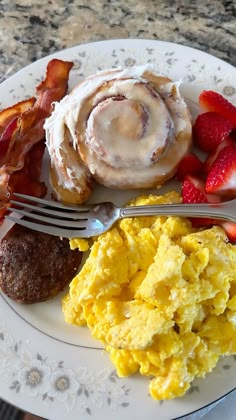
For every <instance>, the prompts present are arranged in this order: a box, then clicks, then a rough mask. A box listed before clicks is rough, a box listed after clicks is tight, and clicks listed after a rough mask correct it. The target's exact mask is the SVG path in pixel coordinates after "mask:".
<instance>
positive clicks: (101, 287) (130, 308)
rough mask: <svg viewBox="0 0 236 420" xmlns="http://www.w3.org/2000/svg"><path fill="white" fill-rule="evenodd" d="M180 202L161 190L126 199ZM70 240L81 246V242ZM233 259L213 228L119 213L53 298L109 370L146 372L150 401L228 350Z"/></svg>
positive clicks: (234, 339) (232, 332) (235, 282)
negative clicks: (103, 355)
mask: <svg viewBox="0 0 236 420" xmlns="http://www.w3.org/2000/svg"><path fill="white" fill-rule="evenodd" d="M180 201H181V197H180V196H179V194H178V193H176V192H169V193H167V194H165V195H164V196H155V195H150V196H141V197H139V198H137V199H136V200H135V201H133V202H132V203H131V204H137V205H143V204H161V203H169V204H170V203H173V202H180ZM71 246H72V247H73V248H76V247H80V246H82V247H83V249H84V241H82V243H81V240H79V239H74V240H71ZM235 267H236V248H235V247H234V246H233V245H232V244H230V243H228V239H227V236H226V235H225V233H224V231H223V229H221V228H220V227H218V226H214V227H212V228H210V229H196V228H194V227H193V226H192V224H191V222H190V221H189V220H188V219H184V218H178V217H169V218H167V217H154V216H152V217H139V218H134V219H129V218H128V219H123V220H121V221H120V222H118V223H117V224H116V225H115V226H114V227H113V228H112V229H111V230H110V231H109V232H107V233H105V234H103V235H100V236H99V237H97V238H95V239H94V242H93V244H92V247H91V251H90V254H89V257H88V258H87V260H86V262H85V264H84V266H83V267H82V269H81V271H80V272H79V273H78V274H77V275H76V276H75V278H74V279H73V281H72V282H71V284H70V289H69V293H68V294H67V295H66V296H65V298H64V299H63V303H62V309H63V313H64V316H65V320H66V321H67V322H69V323H72V324H75V325H83V324H86V325H87V326H88V327H89V328H90V330H91V333H92V335H93V336H94V337H95V338H96V339H99V340H100V341H101V342H102V343H103V344H104V347H105V348H106V350H107V351H108V352H109V354H110V358H111V360H112V361H113V363H114V364H115V366H116V369H117V373H118V375H119V376H121V377H123V376H128V375H131V374H133V373H135V372H137V371H139V372H140V373H141V374H142V375H146V376H148V377H149V378H150V383H149V391H150V394H151V396H152V397H153V398H154V399H158V400H163V399H171V398H175V397H180V396H182V395H184V394H185V393H186V391H187V390H188V389H189V387H190V384H191V382H192V381H193V379H194V378H195V377H205V375H206V374H207V372H210V371H211V370H212V369H213V368H214V367H215V366H216V364H217V361H218V359H219V357H220V356H221V355H227V354H232V353H235V352H236V326H235V313H236V271H235ZM78 334H79V331H78Z"/></svg>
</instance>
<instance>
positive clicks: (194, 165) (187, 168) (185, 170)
mask: <svg viewBox="0 0 236 420" xmlns="http://www.w3.org/2000/svg"><path fill="white" fill-rule="evenodd" d="M202 170H203V163H202V162H201V161H200V159H199V158H198V157H197V156H196V155H194V154H193V153H189V154H188V155H186V156H185V157H184V158H183V159H182V160H181V162H180V163H179V166H178V168H177V173H176V178H177V179H178V180H179V181H182V180H183V179H184V177H185V176H186V175H198V174H200V173H201V172H202Z"/></svg>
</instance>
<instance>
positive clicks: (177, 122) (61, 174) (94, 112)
mask: <svg viewBox="0 0 236 420" xmlns="http://www.w3.org/2000/svg"><path fill="white" fill-rule="evenodd" d="M45 130H46V142H47V148H48V152H49V155H50V162H51V182H52V187H53V190H54V196H55V197H56V199H58V200H61V201H64V202H72V203H81V202H84V201H85V200H86V199H87V198H88V197H89V195H90V194H91V191H92V188H93V187H92V184H93V180H95V181H97V182H98V183H100V184H102V185H105V186H107V187H110V188H116V189H130V188H152V187H157V186H159V185H162V184H163V183H164V182H165V181H166V180H168V179H170V178H171V177H172V176H173V175H174V173H175V171H176V168H177V166H178V164H179V162H180V160H181V159H182V158H183V156H185V154H186V153H187V152H188V150H189V148H190V145H191V134H192V125H191V119H190V113H189V110H188V108H187V105H186V103H185V101H184V99H183V98H182V97H181V95H180V92H179V84H178V83H174V82H173V81H172V80H171V79H169V78H167V77H165V76H163V75H160V74H157V73H156V72H155V71H154V70H153V68H152V67H148V66H140V67H136V68H130V69H124V70H120V69H112V70H104V71H101V72H99V73H97V74H95V75H92V76H90V77H88V78H87V79H85V80H84V81H83V82H82V83H80V84H79V85H78V86H76V87H75V88H74V89H73V90H72V92H71V93H70V94H69V95H67V96H66V97H65V98H63V100H62V101H60V102H59V103H57V104H56V105H55V110H54V112H53V113H52V115H51V117H50V118H48V119H47V120H46V123H45Z"/></svg>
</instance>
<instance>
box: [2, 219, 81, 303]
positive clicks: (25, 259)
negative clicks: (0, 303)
mask: <svg viewBox="0 0 236 420" xmlns="http://www.w3.org/2000/svg"><path fill="white" fill-rule="evenodd" d="M81 255H82V253H81V252H80V251H79V250H74V251H72V250H71V249H70V246H69V242H68V240H67V239H60V238H58V237H55V236H51V235H47V234H45V233H42V232H36V231H32V230H30V229H27V228H25V227H23V226H20V225H14V226H13V227H12V228H11V230H10V231H9V232H8V233H7V234H6V236H5V237H4V238H3V239H2V241H1V243H0V289H1V291H2V292H3V293H5V294H6V295H7V296H8V297H10V298H11V299H13V300H15V301H17V302H21V303H36V302H41V301H44V300H47V299H50V298H53V297H54V296H56V295H57V294H58V293H59V292H61V291H62V290H63V289H64V288H65V286H66V285H67V284H68V283H69V281H70V280H71V278H72V277H73V276H74V275H75V274H76V272H77V270H78V269H79V265H80V262H81Z"/></svg>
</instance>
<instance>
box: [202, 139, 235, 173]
mask: <svg viewBox="0 0 236 420" xmlns="http://www.w3.org/2000/svg"><path fill="white" fill-rule="evenodd" d="M226 146H231V147H234V142H233V140H232V139H231V137H227V138H226V139H225V140H224V141H222V143H220V144H219V146H218V147H217V148H216V149H215V150H213V152H211V153H210V155H209V156H208V158H207V160H206V161H205V162H204V164H203V169H204V172H205V173H206V174H208V173H209V172H210V169H211V167H212V165H213V163H214V162H215V160H216V158H217V156H218V155H219V153H220V151H221V150H222V149H224V147H226Z"/></svg>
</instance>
